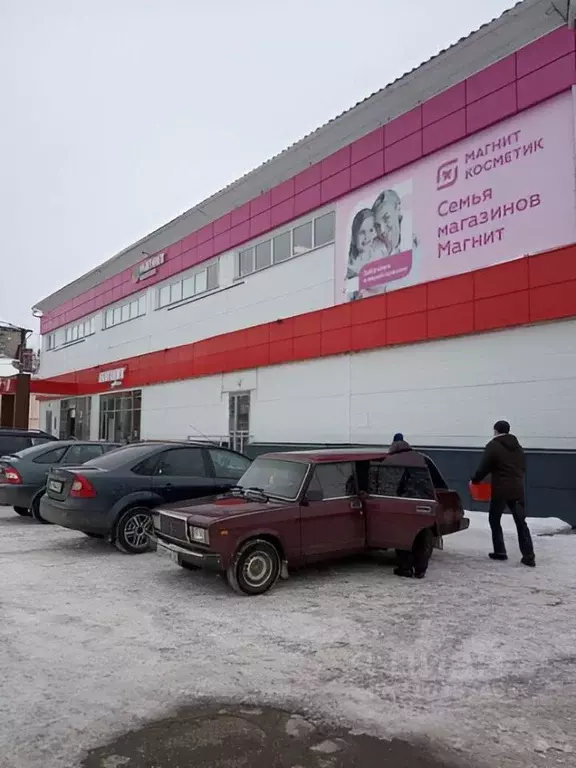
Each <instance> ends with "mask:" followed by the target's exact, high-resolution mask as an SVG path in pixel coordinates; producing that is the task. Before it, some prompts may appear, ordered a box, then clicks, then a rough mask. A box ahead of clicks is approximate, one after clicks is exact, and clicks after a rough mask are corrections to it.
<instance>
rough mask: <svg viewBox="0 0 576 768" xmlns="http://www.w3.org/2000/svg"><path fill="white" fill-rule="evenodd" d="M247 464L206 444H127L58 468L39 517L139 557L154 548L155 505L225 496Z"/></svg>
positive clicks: (49, 482)
mask: <svg viewBox="0 0 576 768" xmlns="http://www.w3.org/2000/svg"><path fill="white" fill-rule="evenodd" d="M249 466H250V459H248V458H246V457H245V456H243V455H242V454H240V453H236V452H235V451H230V450H227V449H226V448H219V447H216V446H210V445H206V444H197V443H191V442H186V443H152V442H150V443H138V444H134V445H128V446H125V447H124V448H120V449H119V450H117V451H114V452H112V453H110V454H108V455H106V456H102V457H101V458H99V459H94V460H92V461H89V462H87V463H86V464H84V465H83V466H81V467H70V468H66V469H64V468H54V469H53V470H52V471H51V472H50V474H49V476H48V482H47V486H46V494H45V495H44V496H43V498H42V500H41V502H40V515H41V516H42V517H43V518H44V519H45V520H47V521H49V522H51V523H55V524H57V525H61V526H63V527H65V528H71V529H72V530H75V531H82V532H83V533H85V534H87V535H88V536H93V537H99V538H106V539H108V540H109V541H111V542H113V543H114V544H115V545H116V546H117V548H118V549H120V550H121V551H122V552H126V553H128V554H139V553H141V552H146V551H147V550H148V549H149V547H150V543H149V539H148V533H150V532H151V525H152V522H151V521H152V518H151V510H152V509H153V508H154V507H156V506H158V504H167V503H168V504H169V503H175V502H181V501H185V500H186V499H195V498H200V497H203V496H212V495H214V494H219V493H223V492H225V491H227V490H228V489H230V488H231V487H232V486H235V485H236V483H237V482H238V480H239V479H240V477H242V475H243V474H244V472H245V471H246V469H247V468H248V467H249Z"/></svg>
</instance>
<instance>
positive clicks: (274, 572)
mask: <svg viewBox="0 0 576 768" xmlns="http://www.w3.org/2000/svg"><path fill="white" fill-rule="evenodd" d="M281 567H282V558H281V557H280V553H279V552H278V549H277V548H276V547H275V546H274V544H272V543H271V542H269V541H266V540H265V539H252V540H251V541H248V542H246V544H244V545H243V546H242V547H240V549H239V550H238V552H237V553H236V555H235V557H234V561H233V562H232V565H230V567H229V568H228V570H227V572H226V576H227V579H228V584H229V585H230V586H231V587H232V589H233V590H234V591H235V592H237V593H238V594H239V595H263V594H264V593H265V592H268V590H269V589H271V588H272V587H273V586H274V584H275V583H276V582H277V580H278V577H279V576H280V570H281Z"/></svg>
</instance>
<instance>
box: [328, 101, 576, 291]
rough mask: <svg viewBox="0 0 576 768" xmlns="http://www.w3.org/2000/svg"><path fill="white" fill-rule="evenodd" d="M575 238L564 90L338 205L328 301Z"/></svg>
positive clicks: (570, 121) (570, 129) (575, 199)
mask: <svg viewBox="0 0 576 768" xmlns="http://www.w3.org/2000/svg"><path fill="white" fill-rule="evenodd" d="M575 241H576V196H575V163H574V109H573V100H572V95H571V94H569V93H565V94H562V95H560V96H558V97H556V98H554V99H551V100H550V101H548V102H546V103H545V104H542V105H539V106H537V107H535V108H534V109H531V110H528V111H526V112H524V113H522V114H521V115H517V116H516V117H514V118H510V119H509V120H506V121H504V122H502V123H499V124H498V125H496V126H494V127H493V128H489V129H487V130H485V131H482V132H480V133H478V134H476V135H475V136H474V137H472V138H470V139H466V140H465V141H462V142H459V143H457V144H454V145H452V146H451V147H449V148H448V149H446V150H442V151H440V152H437V153H436V154H434V155H432V156H430V157H428V158H426V159H424V160H421V161H419V162H417V163H414V164H413V165H411V166H409V167H407V168H404V169H402V170H401V171H398V172H397V173H393V174H390V175H389V176H385V177H384V178H382V179H381V180H379V181H377V182H375V183H373V184H370V185H368V186H366V187H363V188H362V189H361V190H358V191H357V192H354V193H353V194H351V195H348V196H347V197H345V198H343V199H342V200H341V201H340V202H339V203H338V204H337V210H336V270H337V274H336V286H337V288H336V290H337V295H336V302H337V303H338V302H342V301H350V300H354V299H359V298H365V297H367V296H370V295H373V294H375V293H382V292H384V291H389V290H394V289H396V288H403V287H405V286H408V285H415V284H417V283H421V282H428V281H430V280H437V279H439V278H442V277H448V276H450V275H456V274H460V273H463V272H469V271H471V270H475V269H480V268H482V267H488V266H491V265H493V264H498V263H501V262H505V261H511V260H513V259H517V258H520V257H522V256H526V255H528V254H531V253H538V252H540V251H545V250H549V249H551V248H555V247H558V246H561V245H566V244H568V243H572V242H575Z"/></svg>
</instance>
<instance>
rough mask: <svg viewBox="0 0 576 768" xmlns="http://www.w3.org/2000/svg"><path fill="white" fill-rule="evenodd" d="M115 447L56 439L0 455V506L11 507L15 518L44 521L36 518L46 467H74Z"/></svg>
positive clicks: (44, 481)
mask: <svg viewBox="0 0 576 768" xmlns="http://www.w3.org/2000/svg"><path fill="white" fill-rule="evenodd" d="M119 447H120V444H119V443H100V442H88V441H85V442H82V441H78V440H59V441H49V442H44V443H42V444H40V445H35V446H32V447H31V448H25V449H24V450H21V451H15V452H13V453H10V454H9V455H5V456H1V455H0V504H7V505H8V506H11V507H14V511H15V512H17V513H18V514H19V515H23V516H29V515H32V517H33V518H34V519H35V520H37V521H38V522H45V521H44V520H42V519H41V517H40V499H41V498H42V496H43V495H44V492H45V490H46V479H47V477H48V472H49V471H50V468H51V467H53V466H60V467H62V466H78V465H79V464H84V462H86V461H90V459H95V458H98V457H99V456H102V454H104V453H107V452H108V451H111V450H114V449H115V448H119Z"/></svg>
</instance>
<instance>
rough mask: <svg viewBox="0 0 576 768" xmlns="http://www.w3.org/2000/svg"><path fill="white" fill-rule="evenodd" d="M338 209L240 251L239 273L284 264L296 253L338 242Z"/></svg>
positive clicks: (241, 275) (245, 273)
mask: <svg viewBox="0 0 576 768" xmlns="http://www.w3.org/2000/svg"><path fill="white" fill-rule="evenodd" d="M334 229H335V214H334V211H330V212H329V213H324V214H323V215H322V216H317V217H316V218H313V219H311V220H310V221H305V222H304V223H302V224H299V225H298V226H297V227H293V228H291V229H288V230H286V231H285V232H280V233H279V234H278V235H275V236H274V237H273V238H271V239H268V240H263V241H262V242H261V243H257V244H256V245H255V246H251V247H250V248H246V249H245V250H243V251H240V253H239V254H238V262H237V269H236V274H237V277H245V276H246V275H250V274H252V272H258V271H259V270H261V269H266V267H269V266H271V265H272V264H280V263H281V262H283V261H286V260H287V259H289V258H291V257H292V256H300V255H301V254H303V253H307V252H308V251H311V250H312V249H313V248H320V247H322V246H323V245H328V243H333V242H334Z"/></svg>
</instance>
